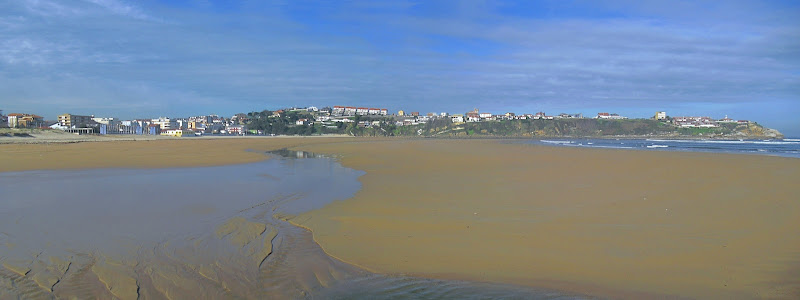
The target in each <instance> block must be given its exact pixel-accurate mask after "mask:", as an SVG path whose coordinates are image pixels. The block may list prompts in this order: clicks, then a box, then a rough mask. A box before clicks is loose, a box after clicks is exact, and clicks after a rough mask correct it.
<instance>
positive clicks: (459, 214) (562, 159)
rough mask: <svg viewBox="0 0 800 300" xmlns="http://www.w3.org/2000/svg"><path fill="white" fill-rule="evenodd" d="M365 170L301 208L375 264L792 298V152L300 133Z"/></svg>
mask: <svg viewBox="0 0 800 300" xmlns="http://www.w3.org/2000/svg"><path fill="white" fill-rule="evenodd" d="M301 148H302V149H305V150H310V151H314V152H317V153H331V154H334V153H335V154H338V155H342V159H341V161H342V163H343V165H344V166H346V167H350V168H354V169H358V170H364V171H366V175H365V176H362V177H361V178H360V181H361V182H362V184H363V188H362V189H361V190H360V191H359V192H358V193H357V194H356V196H355V197H354V198H353V199H349V200H346V201H340V202H335V203H333V204H331V205H329V206H327V207H325V208H323V209H321V210H316V211H312V212H310V213H307V214H304V215H301V216H299V217H298V218H297V219H295V220H293V222H294V223H296V224H298V225H301V226H304V227H307V228H310V229H311V231H312V232H313V233H314V239H315V240H316V241H317V242H318V243H319V244H320V245H321V246H322V247H323V248H324V249H325V251H326V252H328V253H329V254H330V255H332V256H334V257H337V258H340V259H342V260H344V261H346V262H349V263H353V264H356V265H358V266H362V267H364V268H366V269H368V270H371V271H375V272H388V273H406V274H413V275H418V276H426V277H436V278H459V279H469V280H478V281H491V282H508V283H515V284H522V285H529V286H539V287H549V288H555V289H565V290H571V291H575V292H580V293H586V294H589V295H599V296H608V297H615V298H617V297H619V298H652V297H690V298H716V299H722V298H725V299H730V298H788V299H791V298H794V299H796V298H797V297H798V296H800V276H798V275H800V201H798V199H800V198H798V195H800V184H798V178H800V160H798V159H792V158H780V157H764V156H750V155H725V154H709V153H680V152H646V151H624V150H607V149H565V148H557V147H545V146H532V145H519V144H501V143H499V142H497V141H478V140H475V141H457V140H415V141H388V142H376V143H355V144H353V143H349V144H348V143H341V144H328V145H316V146H307V147H301Z"/></svg>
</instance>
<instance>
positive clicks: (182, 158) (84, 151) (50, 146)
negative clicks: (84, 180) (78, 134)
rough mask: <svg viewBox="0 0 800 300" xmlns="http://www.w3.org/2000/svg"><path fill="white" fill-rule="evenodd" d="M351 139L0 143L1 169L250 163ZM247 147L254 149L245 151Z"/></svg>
mask: <svg viewBox="0 0 800 300" xmlns="http://www.w3.org/2000/svg"><path fill="white" fill-rule="evenodd" d="M348 140H351V139H348V138H337V137H311V138H280V137H262V138H162V139H157V140H145V141H105V142H81V143H61V142H59V141H58V140H54V141H53V143H46V142H47V140H43V141H40V142H41V143H39V144H0V172H12V171H28V170H60V169H92V168H167V167H200V166H218V165H226V164H238V163H250V162H256V161H261V160H264V159H267V157H266V156H264V155H263V154H262V153H257V152H258V151H266V150H274V149H280V148H285V147H294V146H298V145H304V144H315V143H330V142H342V141H348ZM246 150H254V151H251V152H246Z"/></svg>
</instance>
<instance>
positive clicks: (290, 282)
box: [0, 150, 585, 299]
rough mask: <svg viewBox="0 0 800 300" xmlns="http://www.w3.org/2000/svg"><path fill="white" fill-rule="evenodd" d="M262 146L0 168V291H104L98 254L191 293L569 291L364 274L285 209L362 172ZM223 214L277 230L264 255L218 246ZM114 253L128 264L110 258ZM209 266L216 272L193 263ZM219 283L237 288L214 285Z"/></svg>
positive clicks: (347, 188)
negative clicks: (226, 153)
mask: <svg viewBox="0 0 800 300" xmlns="http://www.w3.org/2000/svg"><path fill="white" fill-rule="evenodd" d="M270 155H273V156H274V157H275V159H270V160H267V161H263V162H258V163H251V164H240V165H230V166H217V167H199V168H167V169H97V170H62V171H26V172H9V173H0V191H2V197H1V198H0V298H3V297H5V296H9V297H12V298H13V297H21V298H38V297H43V298H50V297H66V298H69V297H77V298H83V297H95V298H96V297H101V298H102V297H106V296H108V295H109V294H108V291H106V290H105V289H104V288H105V287H108V284H112V283H113V282H112V283H108V282H102V280H98V277H97V276H94V275H92V272H97V269H96V268H95V265H96V264H98V263H100V262H105V263H106V265H110V266H112V267H114V268H116V269H118V270H120V271H119V273H120V274H127V275H128V276H131V277H133V278H136V285H137V287H138V288H137V290H138V291H137V293H139V295H142V296H143V297H145V296H146V295H148V293H149V295H158V294H159V292H160V293H162V294H163V293H169V292H170V291H172V292H173V293H192V291H191V290H181V287H180V285H181V284H183V285H187V287H186V288H188V286H193V285H194V286H197V287H199V288H202V290H200V291H194V293H198V294H197V295H205V296H211V295H217V296H219V297H229V296H230V297H245V298H320V299H352V298H363V299H415V298H425V299H490V298H505V299H509V298H513V299H530V298H535V299H573V298H578V297H577V296H574V295H569V294H564V293H560V292H555V291H549V290H544V289H532V288H527V287H519V286H510V285H501V284H488V283H476V282H466V281H445V280H434V279H425V278H416V277H410V276H403V275H381V274H373V273H370V272H367V271H365V270H363V269H360V268H357V267H355V266H352V265H349V264H347V263H344V262H342V261H339V260H336V259H334V258H331V257H329V256H328V255H327V254H326V253H325V252H324V251H323V250H322V249H321V248H320V247H319V245H317V244H316V243H315V242H314V240H313V238H312V234H311V232H309V231H308V230H305V229H303V228H299V227H296V226H293V225H291V224H289V223H288V222H286V221H285V218H290V217H291V216H292V215H296V214H300V213H302V212H306V211H310V210H313V209H318V208H321V207H323V206H324V205H326V204H328V203H331V202H332V201H337V200H344V199H347V198H349V197H352V195H353V194H354V193H355V192H356V191H358V189H359V188H360V183H359V181H358V177H359V176H361V175H363V174H364V173H363V172H361V171H357V170H353V169H349V168H344V167H342V166H341V165H340V164H339V163H338V162H337V161H336V160H335V159H332V158H329V157H321V156H318V155H314V154H312V153H308V152H302V151H299V152H298V151H288V150H281V151H275V152H273V153H272V154H270ZM232 218H245V219H246V220H248V221H252V222H257V223H260V224H266V226H268V228H270V230H276V231H277V234H276V236H275V237H274V239H272V240H271V241H270V240H267V242H268V243H271V247H272V253H271V254H269V256H267V257H266V259H265V260H264V261H263V262H258V263H257V264H256V263H253V262H252V261H250V260H248V259H247V257H246V256H247V255H249V254H252V253H248V252H247V251H249V250H250V249H253V248H252V247H251V246H250V245H247V246H243V247H241V248H237V247H225V246H221V245H222V243H220V241H219V239H220V237H219V236H215V235H214V232H215V229H216V228H218V227H219V226H220V225H221V224H223V223H225V222H226V221H227V220H231V219H232ZM47 257H61V258H63V259H65V260H71V261H70V264H69V265H67V269H66V270H62V271H63V274H61V275H59V276H60V278H58V280H57V281H55V284H54V285H53V286H52V287H46V286H43V285H42V281H41V280H40V281H35V279H36V278H37V276H38V275H37V274H38V273H40V272H44V271H47V270H50V271H52V269H53V268H52V266H49V265H48V262H47V259H46V258H47ZM112 258H113V259H112ZM115 261H122V262H127V263H126V264H122V263H120V265H114V264H110V263H109V262H115ZM467 263H468V262H467ZM208 265H212V267H213V268H214V270H216V271H215V272H216V273H214V274H216V275H214V276H210V275H208V274H205V273H208V272H205V273H204V272H202V270H203V269H202V268H201V267H203V266H206V267H207V266H208ZM13 266H16V267H13ZM37 266H38V267H37ZM37 268H38V269H37ZM26 269H27V270H28V271H27V272H28V273H27V274H22V273H25V272H26V271H25V270H26ZM31 270H32V271H31ZM51 273H52V272H51ZM98 274H99V273H98ZM134 274H135V275H134ZM158 276H161V277H158ZM157 277H158V278H157ZM159 278H160V279H159ZM39 279H41V278H39ZM158 280H161V281H162V283H161V284H160V285H159V283H158V282H157V281H158ZM163 282H167V283H168V284H166V285H169V284H173V285H175V286H174V287H167V288H165V287H164V286H166V285H165V284H164V283H163ZM226 282H227V285H230V283H232V282H233V283H236V284H239V288H238V289H231V288H224V287H225V286H226ZM6 283H7V284H6ZM50 283H52V281H51V282H50ZM50 283H48V285H49V284H50ZM104 285H105V286H104ZM156 289H158V290H159V291H158V292H156V291H154V290H156ZM170 289H171V290H170ZM104 293H105V294H104ZM197 295H195V296H197ZM184 296H187V297H190V295H189V294H184ZM584 298H585V297H584Z"/></svg>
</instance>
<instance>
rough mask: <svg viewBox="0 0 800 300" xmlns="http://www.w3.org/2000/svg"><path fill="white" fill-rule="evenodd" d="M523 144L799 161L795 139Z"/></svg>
mask: <svg viewBox="0 0 800 300" xmlns="http://www.w3.org/2000/svg"><path fill="white" fill-rule="evenodd" d="M526 143H531V144H538V145H555V146H563V147H586V148H614V149H635V150H655V151H691V152H714V153H739V154H756V155H771V156H784V157H796V158H800V139H796V138H785V139H767V140H711V139H674V140H673V139H613V138H608V139H587V138H574V139H572V138H559V139H542V140H529V141H526Z"/></svg>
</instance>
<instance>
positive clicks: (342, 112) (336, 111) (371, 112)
mask: <svg viewBox="0 0 800 300" xmlns="http://www.w3.org/2000/svg"><path fill="white" fill-rule="evenodd" d="M388 114H389V110H388V109H385V108H369V107H355V106H339V105H336V106H334V107H333V109H331V110H330V115H331V116H356V115H359V116H386V115H388Z"/></svg>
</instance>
